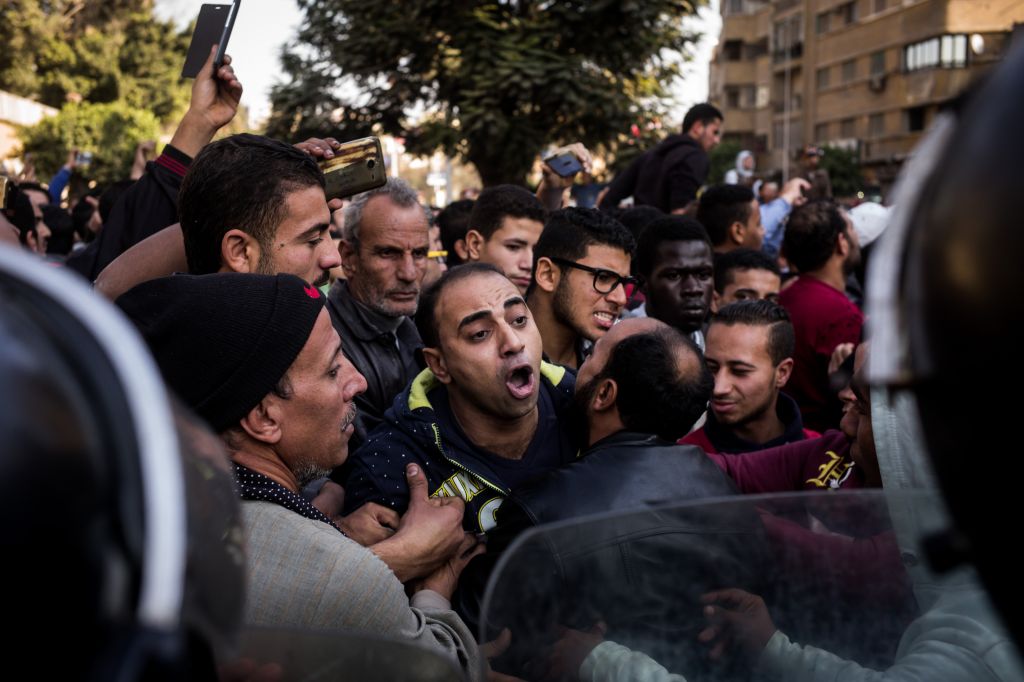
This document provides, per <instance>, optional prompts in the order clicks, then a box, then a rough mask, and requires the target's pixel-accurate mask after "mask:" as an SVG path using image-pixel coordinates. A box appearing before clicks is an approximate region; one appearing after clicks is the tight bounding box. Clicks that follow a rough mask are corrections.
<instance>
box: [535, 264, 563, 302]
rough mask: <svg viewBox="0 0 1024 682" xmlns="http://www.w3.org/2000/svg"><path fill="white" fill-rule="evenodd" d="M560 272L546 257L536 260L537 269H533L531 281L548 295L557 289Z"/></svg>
mask: <svg viewBox="0 0 1024 682" xmlns="http://www.w3.org/2000/svg"><path fill="white" fill-rule="evenodd" d="M561 278H562V271H561V270H560V269H559V268H558V266H557V265H555V264H554V263H553V262H551V259H550V258H548V257H547V256H542V257H541V258H538V259H537V267H536V268H534V269H533V279H534V281H536V282H537V286H538V287H539V288H541V289H543V290H544V291H546V292H548V293H549V294H550V293H552V292H553V291H554V290H555V289H557V288H558V282H559V281H560V280H561Z"/></svg>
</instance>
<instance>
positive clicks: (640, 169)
mask: <svg viewBox="0 0 1024 682" xmlns="http://www.w3.org/2000/svg"><path fill="white" fill-rule="evenodd" d="M710 167H711V160H710V159H709V158H708V155H707V152H705V151H704V148H703V147H701V146H700V144H699V143H698V142H697V140H695V139H693V138H692V137H690V136H689V135H680V134H676V135H669V136H668V137H666V138H665V139H664V140H662V141H661V142H660V143H659V144H658V146H657V147H655V148H654V149H652V150H650V151H648V152H645V153H644V154H643V155H642V156H640V158H638V159H637V160H636V161H634V162H633V163H632V165H630V167H629V168H627V169H626V171H625V172H624V173H620V174H619V175H617V176H616V177H615V179H614V180H613V181H612V184H611V185H610V186H609V187H608V193H607V194H606V195H605V197H604V199H603V200H602V201H601V208H614V207H616V206H618V205H619V202H620V201H622V200H623V199H625V198H626V197H629V196H632V197H633V203H634V205H636V206H654V207H655V208H657V209H660V210H662V211H664V212H665V213H671V212H672V211H674V210H675V209H679V208H685V207H686V205H687V204H689V203H690V202H691V201H693V200H694V199H696V198H697V190H699V189H700V188H701V185H703V184H704V182H705V181H706V180H707V178H708V170H709V169H710Z"/></svg>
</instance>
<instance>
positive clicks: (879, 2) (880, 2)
mask: <svg viewBox="0 0 1024 682" xmlns="http://www.w3.org/2000/svg"><path fill="white" fill-rule="evenodd" d="M887 6H888V3H887V2H886V1H885V0H875V13H876V14H877V13H878V12H884V11H885V8H886V7H887Z"/></svg>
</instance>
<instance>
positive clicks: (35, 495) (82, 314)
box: [0, 246, 244, 680]
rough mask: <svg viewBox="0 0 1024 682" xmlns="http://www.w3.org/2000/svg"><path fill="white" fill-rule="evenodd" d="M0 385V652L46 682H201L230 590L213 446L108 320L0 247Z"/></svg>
mask: <svg viewBox="0 0 1024 682" xmlns="http://www.w3.org/2000/svg"><path fill="white" fill-rule="evenodd" d="M0 386H2V387H3V390H2V391H0V439H2V442H3V457H2V459H0V461H2V467H3V472H2V476H0V481H2V484H0V485H2V489H0V508H2V509H3V519H4V525H5V529H4V533H3V534H2V537H3V540H2V541H0V542H2V550H0V553H2V555H3V557H4V569H3V570H4V575H5V578H6V580H5V583H6V585H7V588H8V593H9V594H10V597H9V599H8V602H7V608H6V609H5V611H4V613H5V615H6V616H7V617H8V618H9V621H10V622H9V626H10V627H9V635H8V636H7V637H8V645H7V648H8V651H9V652H11V654H12V655H13V656H16V657H18V658H23V659H24V660H25V661H26V662H29V663H28V664H29V665H32V663H35V662H36V661H39V662H41V665H43V666H45V668H41V670H45V673H46V676H48V677H50V676H53V677H56V678H70V679H74V678H102V679H118V680H121V679H125V680H130V679H139V678H142V677H159V678H165V679H173V678H181V679H202V678H204V677H205V678H213V677H214V668H213V657H214V655H215V654H217V653H218V652H219V651H220V650H221V649H222V648H223V647H225V646H226V645H228V644H229V643H230V642H231V640H232V638H233V637H234V636H235V635H236V634H237V630H238V626H239V623H240V619H241V614H242V605H243V594H244V593H243V588H244V585H243V577H242V576H243V555H242V551H241V545H240V538H241V533H240V530H239V527H238V522H237V519H238V505H237V501H236V499H235V495H234V491H233V484H232V479H231V474H230V469H229V467H228V464H227V461H226V459H225V457H224V454H223V450H222V449H221V448H220V445H219V440H218V439H216V438H215V437H214V436H213V435H212V434H211V433H209V432H208V431H206V430H205V427H203V426H201V425H199V424H198V422H197V421H196V420H195V419H194V418H192V417H189V416H187V413H186V412H185V411H184V410H180V409H174V408H172V405H171V403H170V401H169V398H168V394H167V392H166V390H165V388H164V385H163V382H162V381H161V379H160V375H159V373H158V372H157V369H156V367H155V365H154V363H153V361H152V360H151V358H150V357H149V354H148V352H147V351H146V349H145V347H144V345H143V344H142V342H141V340H140V339H139V338H138V335H137V333H136V332H135V330H134V329H133V328H132V327H131V325H130V324H129V323H128V322H127V321H126V320H124V318H123V317H122V316H121V314H120V312H119V311H117V310H116V309H115V308H114V307H113V306H112V305H110V304H109V303H107V302H105V301H104V300H102V299H101V298H99V297H98V296H97V295H96V294H94V293H93V292H92V291H91V290H89V288H88V287H87V286H85V285H84V284H81V283H80V282H79V281H78V280H77V278H73V277H72V276H71V275H69V274H67V273H65V272H60V271H59V269H55V268H52V267H47V266H46V265H44V264H43V263H42V262H41V261H37V260H36V259H34V258H32V257H31V256H29V255H27V254H24V253H22V252H20V251H18V250H17V249H14V248H11V247H6V246H0ZM12 638H13V641H12Z"/></svg>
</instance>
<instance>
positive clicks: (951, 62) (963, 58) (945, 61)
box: [939, 35, 967, 69]
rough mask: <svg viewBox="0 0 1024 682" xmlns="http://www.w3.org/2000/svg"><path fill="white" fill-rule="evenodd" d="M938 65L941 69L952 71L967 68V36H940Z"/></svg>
mask: <svg viewBox="0 0 1024 682" xmlns="http://www.w3.org/2000/svg"><path fill="white" fill-rule="evenodd" d="M939 63H940V64H941V65H942V66H943V67H946V68H954V69H962V68H963V67H965V66H967V36H964V35H960V36H942V48H941V50H940V52H939Z"/></svg>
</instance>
